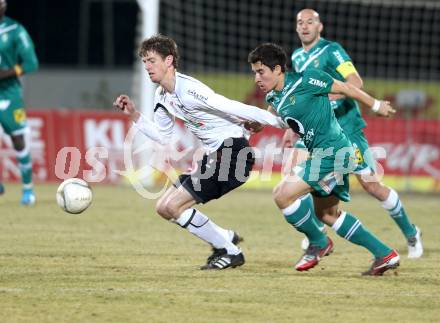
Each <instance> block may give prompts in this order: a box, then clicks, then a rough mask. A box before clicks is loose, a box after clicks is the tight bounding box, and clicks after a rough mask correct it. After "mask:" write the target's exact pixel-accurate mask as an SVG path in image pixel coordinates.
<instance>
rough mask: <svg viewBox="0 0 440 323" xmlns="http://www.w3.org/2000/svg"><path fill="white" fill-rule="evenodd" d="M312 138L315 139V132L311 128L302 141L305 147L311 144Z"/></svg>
mask: <svg viewBox="0 0 440 323" xmlns="http://www.w3.org/2000/svg"><path fill="white" fill-rule="evenodd" d="M313 137H315V131H314V129H313V128H312V129H310V130H308V131H307V133H306V135H305V136H304V137H303V141H304V143H305V144H306V145H309V144H310V143H311V142H312V140H313Z"/></svg>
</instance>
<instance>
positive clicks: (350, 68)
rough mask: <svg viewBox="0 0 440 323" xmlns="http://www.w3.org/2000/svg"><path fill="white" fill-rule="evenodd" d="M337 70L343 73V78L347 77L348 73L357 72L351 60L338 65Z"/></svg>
mask: <svg viewBox="0 0 440 323" xmlns="http://www.w3.org/2000/svg"><path fill="white" fill-rule="evenodd" d="M336 71H338V73H339V74H341V75H342V77H343V78H347V76H348V75H350V74H353V73H357V71H356V68H355V67H354V65H353V63H352V62H351V61H348V62H344V63H342V64H341V65H339V66H338V67H336Z"/></svg>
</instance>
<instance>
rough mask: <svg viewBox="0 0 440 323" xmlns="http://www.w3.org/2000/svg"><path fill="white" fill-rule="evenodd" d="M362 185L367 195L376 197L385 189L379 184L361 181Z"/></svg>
mask: <svg viewBox="0 0 440 323" xmlns="http://www.w3.org/2000/svg"><path fill="white" fill-rule="evenodd" d="M361 185H362V188H363V189H364V190H365V191H366V192H367V193H369V194H370V195H372V196H374V197H377V196H378V195H379V194H380V192H381V190H382V189H383V185H382V184H381V183H379V182H367V181H361Z"/></svg>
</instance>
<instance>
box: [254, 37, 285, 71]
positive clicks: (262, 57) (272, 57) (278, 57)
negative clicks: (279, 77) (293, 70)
mask: <svg viewBox="0 0 440 323" xmlns="http://www.w3.org/2000/svg"><path fill="white" fill-rule="evenodd" d="M257 62H261V64H263V65H266V66H267V67H269V68H270V69H271V70H272V71H273V70H274V69H275V67H276V66H277V65H280V66H281V71H282V72H283V73H284V72H285V71H286V64H287V55H286V52H285V51H284V49H283V48H282V47H281V46H279V45H277V44H273V43H264V44H261V45H258V46H257V47H256V48H255V49H254V50H253V51H252V52H250V53H249V56H248V63H251V64H255V63H257Z"/></svg>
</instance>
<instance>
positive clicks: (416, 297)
mask: <svg viewBox="0 0 440 323" xmlns="http://www.w3.org/2000/svg"><path fill="white" fill-rule="evenodd" d="M6 189H7V192H6V194H5V195H4V196H1V197H0V228H1V231H0V232H1V233H0V246H1V249H0V308H1V310H0V322H320V321H321V322H389V321H392V322H438V320H439V318H440V265H439V264H440V234H439V232H438V230H439V229H440V216H439V213H438V211H439V206H440V205H439V199H438V196H432V195H431V196H429V195H416V196H409V195H404V196H403V197H402V199H403V201H404V204H405V206H406V208H407V211H408V212H409V214H410V215H411V217H412V219H413V220H414V221H415V222H416V223H417V224H418V225H419V226H420V227H421V229H422V231H423V238H424V244H425V255H424V257H423V258H422V259H420V260H408V259H407V258H406V244H405V241H404V239H403V236H402V235H401V234H400V232H399V230H398V228H397V227H396V226H395V225H394V223H393V222H392V220H391V219H390V218H389V216H388V215H387V214H386V213H385V212H384V211H383V210H382V209H381V208H380V206H379V204H378V203H376V202H375V201H374V200H373V199H372V198H371V197H369V196H367V195H366V194H356V195H355V196H353V200H352V202H351V203H349V204H346V205H344V207H345V209H347V210H350V211H352V212H353V213H355V214H356V215H358V216H359V217H360V218H361V219H362V221H363V223H364V224H366V225H367V226H368V227H369V228H370V229H371V230H372V231H373V232H375V233H376V234H377V235H378V236H379V237H381V238H382V239H383V240H384V241H386V242H387V243H389V244H391V245H392V246H393V247H395V248H397V249H398V250H399V251H400V252H401V256H402V261H401V266H400V267H399V269H398V270H397V271H394V272H390V273H387V274H386V275H385V276H383V277H361V276H360V273H361V272H362V271H363V270H365V269H367V267H368V266H369V265H370V261H371V257H370V254H369V253H368V252H367V251H366V250H364V249H362V248H360V247H358V246H354V245H351V244H349V243H348V242H346V241H344V240H342V239H341V238H339V237H337V236H335V234H334V233H333V232H332V231H331V230H330V231H331V232H330V235H331V236H332V237H333V238H334V241H335V252H334V253H333V254H332V255H331V256H329V257H326V258H325V259H323V260H322V261H321V263H320V264H319V265H318V266H317V267H315V268H314V269H312V270H310V271H309V272H304V273H299V272H296V271H295V270H294V269H293V264H294V263H295V261H296V260H297V259H298V258H299V257H300V255H301V251H300V250H299V243H300V240H301V238H302V237H301V235H300V234H298V233H296V232H295V231H294V230H293V229H292V228H291V227H289V225H287V224H286V223H285V222H284V219H283V218H282V216H281V214H280V212H279V211H277V209H276V207H275V205H274V203H273V202H272V200H271V193H270V192H269V191H252V190H239V191H235V192H232V193H230V194H228V195H227V196H225V197H224V198H222V199H221V200H218V201H213V202H211V203H209V204H208V205H206V206H202V207H201V210H202V211H204V212H205V213H206V214H207V215H209V216H210V217H211V218H212V219H213V220H214V221H215V222H217V223H218V224H219V225H221V226H224V227H228V228H229V227H230V228H234V229H235V230H237V231H238V232H240V233H241V234H242V235H243V236H244V238H245V241H244V242H243V244H242V249H243V251H244V253H245V256H246V260H247V262H246V264H245V265H244V266H243V267H240V268H237V269H232V270H225V271H216V272H204V271H203V272H202V271H200V270H198V266H199V265H201V264H202V263H203V262H204V260H205V258H206V256H208V254H209V248H208V247H207V246H206V245H205V244H203V243H202V242H201V241H199V240H198V239H197V238H195V237H193V236H192V235H191V234H189V233H188V232H186V231H184V230H182V229H181V228H179V227H178V226H176V225H173V224H170V223H167V222H165V221H164V220H162V219H160V218H159V217H158V216H157V215H155V211H154V201H149V200H145V199H142V198H141V197H140V196H139V195H137V194H136V192H135V191H134V190H133V189H131V188H130V187H118V186H94V201H93V204H92V206H91V207H90V209H88V210H87V211H86V212H84V213H83V214H81V215H68V214H67V213H64V212H62V211H61V210H60V209H59V208H58V206H57V205H56V203H55V191H56V185H38V186H37V188H36V189H37V194H38V204H37V205H36V206H35V207H33V208H25V207H21V206H19V198H20V195H19V194H20V187H19V186H18V185H12V184H10V185H7V186H6Z"/></svg>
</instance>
